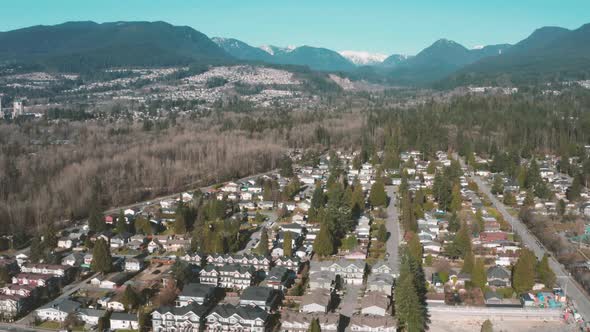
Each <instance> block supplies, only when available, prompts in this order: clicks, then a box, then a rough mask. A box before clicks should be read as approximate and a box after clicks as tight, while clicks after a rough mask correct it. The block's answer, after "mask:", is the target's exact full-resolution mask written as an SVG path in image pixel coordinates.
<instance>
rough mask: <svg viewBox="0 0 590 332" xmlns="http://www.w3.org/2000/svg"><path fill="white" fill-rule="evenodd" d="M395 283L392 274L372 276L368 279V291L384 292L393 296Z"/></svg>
mask: <svg viewBox="0 0 590 332" xmlns="http://www.w3.org/2000/svg"><path fill="white" fill-rule="evenodd" d="M393 282H394V278H393V276H392V275H391V274H386V273H377V274H370V275H369V277H368V278H367V290H368V291H373V292H382V293H384V294H387V295H390V296H391V295H392V293H393Z"/></svg>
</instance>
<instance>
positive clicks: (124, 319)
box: [111, 312, 139, 330]
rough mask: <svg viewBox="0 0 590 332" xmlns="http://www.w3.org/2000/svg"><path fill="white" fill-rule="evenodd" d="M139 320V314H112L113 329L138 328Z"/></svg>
mask: <svg viewBox="0 0 590 332" xmlns="http://www.w3.org/2000/svg"><path fill="white" fill-rule="evenodd" d="M137 329H139V321H138V320H137V316H136V315H133V314H128V313H125V312H113V313H112V314H111V330H137Z"/></svg>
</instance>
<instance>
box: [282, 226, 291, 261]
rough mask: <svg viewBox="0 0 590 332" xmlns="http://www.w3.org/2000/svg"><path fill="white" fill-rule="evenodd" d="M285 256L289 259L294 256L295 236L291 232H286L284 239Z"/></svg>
mask: <svg viewBox="0 0 590 332" xmlns="http://www.w3.org/2000/svg"><path fill="white" fill-rule="evenodd" d="M283 254H284V255H285V256H287V257H291V256H293V235H291V232H285V238H284V239H283Z"/></svg>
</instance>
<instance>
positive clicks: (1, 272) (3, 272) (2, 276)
mask: <svg viewBox="0 0 590 332" xmlns="http://www.w3.org/2000/svg"><path fill="white" fill-rule="evenodd" d="M11 281H12V279H11V278H10V273H8V269H7V268H6V266H0V285H2V286H4V285H5V284H9V283H10V282H11Z"/></svg>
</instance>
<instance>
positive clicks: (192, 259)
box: [180, 252, 202, 265]
mask: <svg viewBox="0 0 590 332" xmlns="http://www.w3.org/2000/svg"><path fill="white" fill-rule="evenodd" d="M180 259H181V260H183V261H185V262H187V263H190V264H195V265H201V259H202V257H201V255H200V254H199V253H196V252H195V253H186V254H185V255H184V256H182V257H180Z"/></svg>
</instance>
